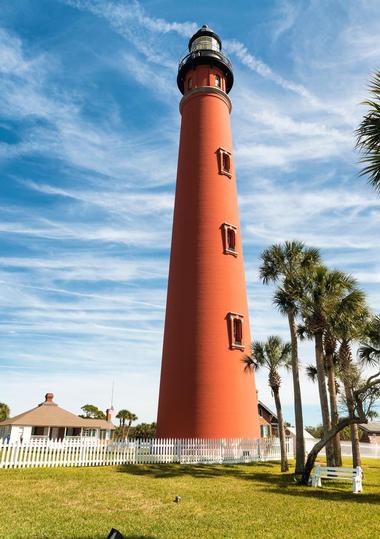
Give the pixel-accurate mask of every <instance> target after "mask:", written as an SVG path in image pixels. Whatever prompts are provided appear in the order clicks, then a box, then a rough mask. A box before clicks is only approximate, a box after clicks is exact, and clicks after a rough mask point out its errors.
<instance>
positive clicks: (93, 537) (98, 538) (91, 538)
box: [76, 535, 157, 539]
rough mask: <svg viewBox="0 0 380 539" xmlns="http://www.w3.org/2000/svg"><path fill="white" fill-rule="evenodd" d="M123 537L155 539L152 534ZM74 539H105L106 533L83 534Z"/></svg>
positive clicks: (126, 538)
mask: <svg viewBox="0 0 380 539" xmlns="http://www.w3.org/2000/svg"><path fill="white" fill-rule="evenodd" d="M123 537H124V539H157V537H155V536H153V535H123ZM76 539H107V536H106V535H84V536H83V537H77V538H76Z"/></svg>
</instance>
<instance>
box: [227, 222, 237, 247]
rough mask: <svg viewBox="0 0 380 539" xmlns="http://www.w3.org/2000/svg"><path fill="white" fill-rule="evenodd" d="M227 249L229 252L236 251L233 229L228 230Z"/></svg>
mask: <svg viewBox="0 0 380 539" xmlns="http://www.w3.org/2000/svg"><path fill="white" fill-rule="evenodd" d="M227 248H228V250H229V251H235V230H234V229H233V228H229V229H228V230H227Z"/></svg>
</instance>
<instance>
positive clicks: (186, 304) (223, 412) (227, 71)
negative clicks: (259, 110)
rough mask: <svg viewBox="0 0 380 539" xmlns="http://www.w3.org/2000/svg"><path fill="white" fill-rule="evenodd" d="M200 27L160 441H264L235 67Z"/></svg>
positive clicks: (176, 232) (184, 139)
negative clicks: (240, 182) (253, 357)
mask: <svg viewBox="0 0 380 539" xmlns="http://www.w3.org/2000/svg"><path fill="white" fill-rule="evenodd" d="M221 48H222V43H221V40H220V38H219V36H218V35H217V34H215V32H213V31H212V30H211V29H210V28H208V27H207V26H202V28H201V29H200V30H198V32H196V34H194V35H193V37H192V38H191V39H190V41H189V51H190V53H189V54H188V55H187V56H186V57H185V58H184V59H183V60H182V61H181V63H180V65H179V71H178V78H177V83H178V88H179V90H180V91H181V93H182V94H183V97H182V100H181V103H180V112H181V115H182V124H181V135H180V145H179V158H178V175H177V186H176V196H175V208H174V223H173V235H172V246H171V256H170V270H169V284H168V297H167V306H166V320H165V333H164V345H163V358H162V368H161V384H160V396H159V406H158V419H157V435H158V436H159V437H171V438H238V437H239V438H240V437H241V438H255V437H258V436H259V423H258V411H257V397H256V390H255V385H254V381H253V378H252V375H248V374H245V373H244V369H243V367H244V366H243V363H242V362H241V359H242V357H243V355H244V354H246V353H249V351H250V343H251V336H250V331H249V319H248V307H247V295H246V287H245V277H244V265H243V252H242V243H241V233H240V223H239V210H238V201H237V192H236V179H235V171H234V160H233V155H232V139H231V127H230V112H231V100H230V98H229V97H228V93H229V91H230V90H231V87H232V84H233V73H232V66H231V63H230V61H229V60H228V59H227V58H226V57H225V56H224V55H223V54H222V53H221Z"/></svg>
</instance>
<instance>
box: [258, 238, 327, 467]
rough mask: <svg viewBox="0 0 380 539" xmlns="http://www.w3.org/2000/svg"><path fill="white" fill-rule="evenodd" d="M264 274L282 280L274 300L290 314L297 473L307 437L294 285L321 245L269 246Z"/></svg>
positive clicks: (265, 277) (264, 257) (267, 278)
mask: <svg viewBox="0 0 380 539" xmlns="http://www.w3.org/2000/svg"><path fill="white" fill-rule="evenodd" d="M261 260H262V263H261V266H260V277H261V279H262V280H263V283H264V284H268V283H271V282H272V283H275V284H278V285H279V286H278V288H277V291H276V293H275V296H274V304H275V305H276V307H277V308H278V309H279V311H280V312H281V314H283V315H285V316H287V318H288V323H289V331H290V340H291V349H292V356H291V364H292V376H293V393H294V415H295V426H296V470H295V472H296V475H298V474H302V472H303V468H304V464H305V441H304V437H303V415H302V397H301V386H300V380H299V358H298V340H297V323H296V316H297V314H298V303H297V301H298V296H299V288H298V287H294V283H295V282H296V280H297V277H298V276H299V275H300V273H301V272H303V271H309V270H310V269H311V268H313V267H314V266H315V265H316V264H319V262H320V254H319V251H318V250H317V249H312V248H307V247H305V245H304V244H303V243H302V242H300V241H291V242H289V241H287V242H285V243H283V244H275V245H272V246H271V247H269V248H268V249H265V251H264V252H263V253H262V255H261Z"/></svg>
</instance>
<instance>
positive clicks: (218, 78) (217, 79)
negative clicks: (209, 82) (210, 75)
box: [215, 75, 220, 88]
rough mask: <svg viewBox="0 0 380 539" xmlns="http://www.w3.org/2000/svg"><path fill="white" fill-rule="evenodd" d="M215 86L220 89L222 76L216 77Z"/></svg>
mask: <svg viewBox="0 0 380 539" xmlns="http://www.w3.org/2000/svg"><path fill="white" fill-rule="evenodd" d="M215 86H216V87H217V88H220V76H219V75H215Z"/></svg>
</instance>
